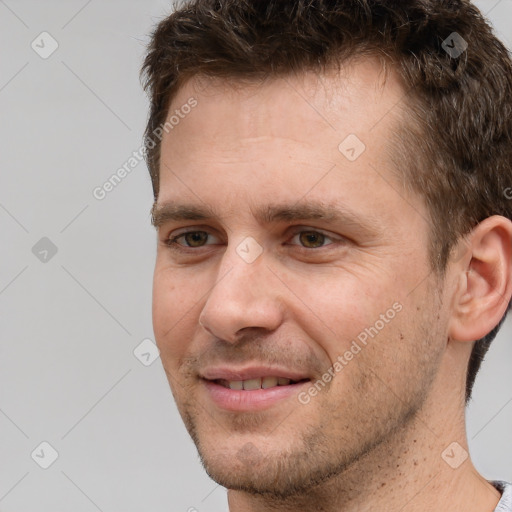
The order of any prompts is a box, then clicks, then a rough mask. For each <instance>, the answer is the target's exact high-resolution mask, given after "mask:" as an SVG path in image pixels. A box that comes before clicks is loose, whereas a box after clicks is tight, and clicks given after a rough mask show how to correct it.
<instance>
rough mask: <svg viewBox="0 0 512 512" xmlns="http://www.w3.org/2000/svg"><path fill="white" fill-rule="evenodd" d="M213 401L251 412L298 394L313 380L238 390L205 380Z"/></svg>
mask: <svg viewBox="0 0 512 512" xmlns="http://www.w3.org/2000/svg"><path fill="white" fill-rule="evenodd" d="M203 382H204V385H205V388H206V390H207V392H208V394H209V395H210V398H211V399H212V401H213V402H214V403H215V404H216V405H217V406H219V407H220V408H222V409H225V410H228V411H237V412H250V411H259V410H262V409H267V408H268V407H270V406H272V405H274V404H276V403H278V402H281V401H282V400H285V399H287V398H290V397H292V396H296V395H297V394H298V393H299V392H300V390H301V388H303V387H305V386H308V385H310V384H311V382H310V381H309V380H308V381H304V382H297V383H296V384H289V385H288V386H275V387H273V388H268V389H254V390H248V391H244V390H238V389H229V388H225V387H224V386H221V385H220V384H217V383H215V382H213V381H211V380H203Z"/></svg>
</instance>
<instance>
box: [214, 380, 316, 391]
mask: <svg viewBox="0 0 512 512" xmlns="http://www.w3.org/2000/svg"><path fill="white" fill-rule="evenodd" d="M306 381H309V379H306V378H304V379H299V380H292V379H288V378H287V377H274V376H269V377H257V378H254V379H247V380H226V379H215V380H213V381H211V382H214V383H215V384H218V385H220V386H223V387H224V388H227V389H232V390H237V391H242V390H243V391H255V390H258V389H271V388H276V387H280V386H292V385H294V384H300V383H302V382H306Z"/></svg>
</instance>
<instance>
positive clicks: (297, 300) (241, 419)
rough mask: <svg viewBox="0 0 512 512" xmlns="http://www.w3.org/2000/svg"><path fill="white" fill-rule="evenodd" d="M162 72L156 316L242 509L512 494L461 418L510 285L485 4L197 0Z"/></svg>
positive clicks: (169, 356)
mask: <svg viewBox="0 0 512 512" xmlns="http://www.w3.org/2000/svg"><path fill="white" fill-rule="evenodd" d="M143 73H144V77H145V87H146V89H147V90H148V92H149V94H150V99H151V113H150V118H149V121H148V125H147V130H146V147H147V161H148V165H149V169H150V173H151V178H152V183H153V190H154V196H155V204H154V206H153V210H152V220H153V224H154V225H155V226H156V228H157V230H158V251H157V261H156V267H155V273H154V292H153V324H154V331H155V337H156V341H157V344H158V346H159V348H160V351H161V358H162V362H163V365H164V368H165V371H166V373H167V376H168V379H169V383H170V386H171V389H172V392H173V395H174V398H175V400H176V403H177V406H178V409H179V411H180V414H181V416H182V418H183V420H184V423H185V425H186V428H187V429H188V432H189V433H190V435H191V437H192V439H193V440H194V442H195V444H196V446H197V449H198V452H199V455H200V457H201V460H202V463H203V465H204V467H205V469H206V471H207V473H208V474H209V475H210V476H211V477H212V478H213V479H214V480H215V481H217V482H218V483H219V484H221V485H223V486H225V487H226V488H227V489H228V501H229V507H230V511H231V512H246V511H250V512H256V511H258V512H259V511H268V510H276V511H277V510H279V511H313V510H315V511H318V510H322V511H329V512H330V511H341V510H343V511H369V510H384V511H386V512H395V511H407V512H412V511H422V512H425V511H439V510H450V511H461V512H462V511H464V512H485V511H489V512H490V511H493V510H496V511H500V512H503V511H510V510H512V503H511V502H512V494H511V493H512V491H511V487H510V486H509V485H508V484H506V483H505V482H501V481H495V482H491V481H487V480H486V479H485V478H484V477H483V476H481V475H480V474H478V472H477V471H476V469H475V468H474V466H473V464H472V462H471V459H470V458H469V456H468V443H467V440H466V432H465V418H464V411H465V404H466V403H467V401H468V400H469V398H470V395H471V389H472V386H473V382H474V379H475V375H476V373H477V371H478V368H479V366H480V363H481V361H482V358H483V356H484V354H485V352H486V350H487V348H488V347H489V344H490V342H491V341H492V339H493V338H494V336H495V335H496V332H497V330H498V329H499V327H500V325H501V322H502V321H503V319H504V317H505V315H506V312H507V310H508V304H509V302H510V298H511V295H512V273H511V252H512V222H511V220H510V219H511V218H512V205H511V202H510V200H509V199H508V198H507V196H508V197H510V194H508V193H507V189H508V190H510V189H509V187H510V186H512V167H511V165H512V64H511V61H510V58H509V56H508V54H507V51H506V49H505V48H504V46H503V45H502V44H501V43H500V42H499V41H498V40H497V39H496V38H495V37H494V36H493V34H492V32H491V29H490V27H489V26H488V24H487V23H486V21H484V19H483V18H482V16H481V15H480V13H479V11H478V10H477V9H476V8H475V7H474V6H473V5H471V4H470V3H468V2H466V1H453V2H440V1H434V0H422V1H420V0H418V1H412V2H400V3H399V2H374V1H370V0H357V1H352V2H349V1H345V0H339V1H332V2H326V1H322V0H298V1H297V0H293V1H292V0H282V1H277V0H271V1H267V2H263V1H260V2H252V1H250V0H192V1H190V2H188V3H186V4H184V5H182V6H180V7H179V8H178V9H177V10H176V11H175V12H174V13H173V14H172V15H171V16H169V17H168V18H166V19H164V20H163V21H161V22H160V23H159V25H158V26H157V28H156V30H155V32H154V34H153V35H152V39H151V43H150V46H149V49H148V54H147V56H146V60H145V62H144V67H143ZM504 442H506V440H504Z"/></svg>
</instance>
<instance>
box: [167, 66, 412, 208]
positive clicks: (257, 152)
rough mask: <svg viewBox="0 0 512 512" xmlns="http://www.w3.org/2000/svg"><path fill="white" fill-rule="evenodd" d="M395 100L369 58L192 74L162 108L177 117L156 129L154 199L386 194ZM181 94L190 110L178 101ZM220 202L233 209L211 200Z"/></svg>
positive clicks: (399, 97)
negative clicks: (266, 74)
mask: <svg viewBox="0 0 512 512" xmlns="http://www.w3.org/2000/svg"><path fill="white" fill-rule="evenodd" d="M405 98H406V92H405V90H404V87H403V86H402V84H401V82H400V79H399V77H398V76H397V74H396V72H394V70H393V69H392V68H391V67H389V65H388V66H387V68H386V69H385V68H384V66H383V62H382V61H380V60H378V59H377V58H373V59H359V60H354V61H352V62H348V63H346V64H344V65H342V66H341V68H340V69H332V70H329V71H326V72H324V73H321V74H316V73H313V72H308V73H303V74H300V75H297V76H291V75H290V76H283V77H278V78H273V79H269V80H266V81H264V82H259V83H249V82H247V81H236V80H232V81H229V82H228V81H226V80H223V79H211V78H204V77H195V78H193V79H191V80H189V81H188V82H186V83H185V84H184V85H183V86H182V87H181V89H180V90H179V91H178V93H177V95H176V96H175V98H174V100H173V102H172V104H171V107H170V110H169V116H171V115H174V116H175V117H176V116H177V115H180V114H181V115H180V116H179V117H180V120H179V122H178V123H177V124H176V125H175V126H173V129H172V130H169V131H168V132H166V133H164V137H163V141H162V150H161V167H160V186H161V188H160V195H159V202H163V201H168V200H173V199H174V198H175V197H177V196H178V195H183V194H185V195H188V196H190V197H189V198H190V199H193V200H195V201H196V202H198V201H200V202H203V203H204V202H206V203H208V204H212V203H214V202H215V201H217V202H218V201H219V197H220V196H222V197H228V196H230V195H232V193H233V190H237V191H240V195H241V196H244V195H245V199H246V204H249V202H250V203H252V204H253V205H254V204H256V203H257V201H256V200H255V198H256V197H260V198H261V197H263V196H265V195H266V196H271V197H272V199H274V200H277V201H282V202H285V201H293V200H296V199H298V198H300V197H303V196H305V195H306V194H307V195H308V196H310V197H312V196H315V195H316V199H318V198H322V197H323V196H325V195H326V194H327V195H329V194H330V195H331V196H332V194H333V191H336V195H337V197H336V199H337V200H338V199H340V200H341V201H342V202H344V201H345V200H347V201H350V200H351V201H352V202H354V201H356V200H362V199H364V198H366V201H368V196H369V195H370V196H371V195H372V194H373V195H374V198H375V197H376V196H379V195H380V197H381V199H382V194H385V193H387V194H388V195H389V196H390V197H389V198H388V199H392V197H391V196H395V195H396V190H394V191H393V190H392V189H393V186H394V187H395V188H398V187H400V186H401V183H400V181H399V180H396V181H397V182H396V183H395V184H394V185H393V186H392V187H390V185H389V180H392V179H393V176H392V175H393V174H394V173H393V171H392V169H391V166H392V164H391V160H390V159H389V158H388V156H389V151H390V144H389V141H390V134H391V133H392V130H394V129H395V128H396V124H397V123H403V122H404V116H405V115H406V113H405V112H404V110H405V109H404V106H405ZM191 99H193V101H194V102H196V103H197V105H196V106H195V107H194V109H193V110H192V111H190V109H188V108H187V109H183V105H186V104H189V103H190V101H191ZM182 109H183V110H182ZM189 111H190V112H189ZM184 112H185V115H184ZM186 112H189V113H186ZM333 169H334V172H331V170H333ZM382 176H384V181H383V179H382ZM193 191H195V192H193ZM402 193H403V192H402ZM219 194H220V196H219ZM331 199H334V198H332V197H331ZM394 199H397V198H396V197H395V198H394ZM189 202H190V201H189ZM230 205H232V206H233V211H235V210H236V209H240V203H237V204H235V201H232V202H231V203H229V202H226V203H225V204H223V205H221V206H224V207H225V208H228V207H229V206H230ZM217 206H219V205H217Z"/></svg>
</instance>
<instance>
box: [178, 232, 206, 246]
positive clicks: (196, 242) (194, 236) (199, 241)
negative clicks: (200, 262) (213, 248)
mask: <svg viewBox="0 0 512 512" xmlns="http://www.w3.org/2000/svg"><path fill="white" fill-rule="evenodd" d="M181 237H182V238H183V239H184V240H185V242H186V245H187V246H188V247H201V246H203V245H204V244H205V243H206V241H207V240H208V233H207V232H206V231H191V232H190V233H184V234H183V235H181Z"/></svg>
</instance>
